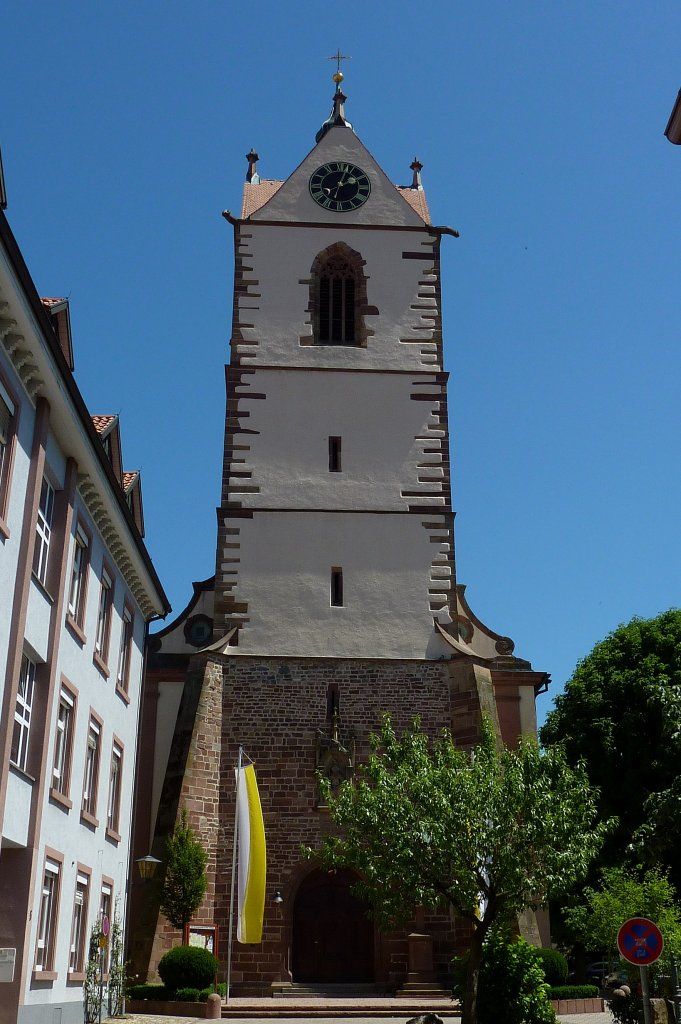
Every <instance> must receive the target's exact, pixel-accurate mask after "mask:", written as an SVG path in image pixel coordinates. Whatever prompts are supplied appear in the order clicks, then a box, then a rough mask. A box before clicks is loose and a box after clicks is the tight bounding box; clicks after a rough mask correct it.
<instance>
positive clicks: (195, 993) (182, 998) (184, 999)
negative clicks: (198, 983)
mask: <svg viewBox="0 0 681 1024" xmlns="http://www.w3.org/2000/svg"><path fill="white" fill-rule="evenodd" d="M199 997H200V994H199V990H198V988H178V990H177V992H176V993H175V999H176V1000H177V1001H178V1003H196V1002H198V1000H199ZM207 998H208V996H206V999H207Z"/></svg>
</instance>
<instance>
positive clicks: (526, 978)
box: [454, 934, 556, 1024]
mask: <svg viewBox="0 0 681 1024" xmlns="http://www.w3.org/2000/svg"><path fill="white" fill-rule="evenodd" d="M538 952H539V951H538V950H537V949H536V948H535V947H534V946H530V945H529V944H528V943H527V942H525V941H524V939H517V940H514V941H508V940H507V939H506V938H505V937H504V936H503V935H499V934H493V935H492V937H491V938H489V939H488V940H487V942H486V943H485V948H484V951H483V960H482V967H481V969H480V984H479V988H478V1006H477V1024H499V1021H501V1020H503V1022H504V1024H555V1021H556V1015H555V1013H554V1011H553V1007H552V1006H551V1001H550V998H549V994H548V993H549V986H548V985H547V984H546V982H545V981H544V970H543V967H542V963H541V960H540V959H539V956H538ZM465 968H466V957H459V958H458V960H457V961H455V967H454V970H455V978H456V981H455V986H454V994H455V996H457V997H458V998H459V999H461V998H463V991H464V984H465V973H466V971H465Z"/></svg>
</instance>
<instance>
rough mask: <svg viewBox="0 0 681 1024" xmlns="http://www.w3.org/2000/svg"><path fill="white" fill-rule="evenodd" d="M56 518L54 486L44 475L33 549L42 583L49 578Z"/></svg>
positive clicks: (36, 570)
mask: <svg viewBox="0 0 681 1024" xmlns="http://www.w3.org/2000/svg"><path fill="white" fill-rule="evenodd" d="M53 519H54V487H53V486H52V484H51V483H50V481H49V480H48V479H47V478H46V477H43V483H42V487H41V488H40V503H39V505H38V519H37V521H36V528H35V547H34V549H33V572H34V574H35V576H36V577H37V578H38V579H39V580H40V582H41V583H43V584H44V583H45V580H46V579H47V560H48V557H49V554H50V540H51V537H52V520H53Z"/></svg>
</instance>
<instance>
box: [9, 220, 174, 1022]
mask: <svg viewBox="0 0 681 1024" xmlns="http://www.w3.org/2000/svg"><path fill="white" fill-rule="evenodd" d="M0 339H1V340H0V613H1V614H0V746H1V754H0V834H1V837H2V845H1V847H0V1021H2V1022H5V1021H6V1022H10V1021H11V1022H14V1021H20V1022H22V1024H28V1022H31V1024H33V1022H35V1024H38V1022H42V1021H49V1022H53V1021H55V1020H59V1021H61V1024H71V1022H76V1021H78V1022H80V1021H82V1019H83V1006H82V998H83V981H84V977H85V965H86V959H87V955H88V948H89V940H90V933H91V929H92V927H93V926H94V925H95V924H96V922H98V921H100V920H101V919H102V917H103V916H105V915H106V916H107V917H108V918H109V919H111V918H112V917H113V914H114V912H115V910H116V908H117V911H118V914H119V916H120V917H121V919H124V916H125V892H126V886H127V878H128V864H129V850H130V829H131V818H132V798H133V778H134V769H135V758H136V743H137V730H138V718H139V706H140V697H141V680H142V669H143V652H144V643H145V637H146V630H147V623H148V622H149V621H150V620H151V619H153V618H157V617H159V616H162V615H164V614H166V613H167V611H168V610H169V606H168V602H167V599H166V597H165V595H164V593H163V590H162V588H161V585H160V583H159V580H158V578H157V576H156V573H155V571H154V568H153V565H152V563H151V560H150V558H149V555H148V553H147V551H146V548H145V546H144V543H143V540H142V532H141V531H142V516H141V498H140V491H139V475H138V474H136V473H133V474H124V473H123V472H122V466H121V461H120V438H119V433H118V422H117V418H116V417H94V419H93V417H91V416H90V414H89V412H88V410H87V408H86V407H85V404H84V402H83V399H82V397H81V395H80V392H79V391H78V388H77V386H76V384H75V381H74V378H73V373H72V371H73V359H72V349H71V338H70V327H69V319H68V304H67V303H66V302H64V301H61V300H54V299H50V300H41V299H40V298H39V296H38V293H37V292H36V289H35V286H34V284H33V282H32V280H31V277H30V274H29V272H28V270H27V268H26V265H25V263H24V261H23V258H22V256H21V253H20V251H19V248H18V246H17V243H16V241H15V239H14V237H13V235H12V232H11V230H10V228H9V225H8V223H7V219H6V217H5V214H4V212H2V211H0Z"/></svg>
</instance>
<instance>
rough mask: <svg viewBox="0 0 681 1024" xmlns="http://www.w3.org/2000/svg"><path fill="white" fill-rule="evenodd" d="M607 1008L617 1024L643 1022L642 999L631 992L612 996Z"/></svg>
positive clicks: (640, 1023)
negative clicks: (625, 994) (626, 994)
mask: <svg viewBox="0 0 681 1024" xmlns="http://www.w3.org/2000/svg"><path fill="white" fill-rule="evenodd" d="M608 1009H609V1010H610V1013H611V1014H612V1015H613V1017H614V1018H615V1020H616V1021H617V1024H643V1020H644V1017H643V1000H642V999H641V997H640V996H638V995H634V993H633V992H632V993H631V995H628V996H615V995H614V996H613V997H612V999H609V1000H608Z"/></svg>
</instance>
